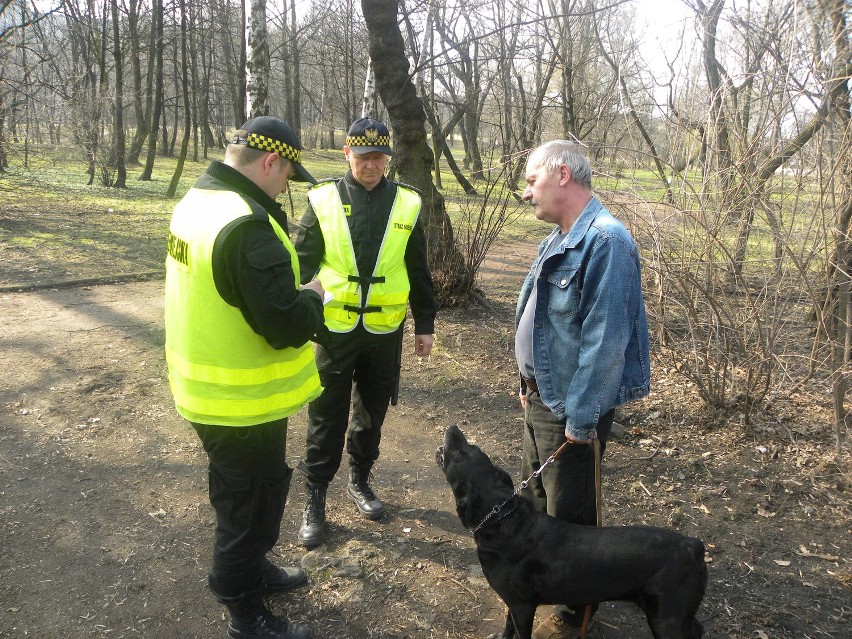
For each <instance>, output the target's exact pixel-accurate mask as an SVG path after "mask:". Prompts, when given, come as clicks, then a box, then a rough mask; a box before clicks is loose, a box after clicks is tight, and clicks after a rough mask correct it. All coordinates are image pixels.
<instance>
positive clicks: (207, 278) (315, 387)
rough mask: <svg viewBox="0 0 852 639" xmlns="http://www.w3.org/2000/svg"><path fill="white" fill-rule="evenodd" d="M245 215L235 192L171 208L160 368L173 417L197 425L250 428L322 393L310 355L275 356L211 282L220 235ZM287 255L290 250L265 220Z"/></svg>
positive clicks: (201, 194) (206, 194) (188, 199)
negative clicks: (164, 373) (162, 364)
mask: <svg viewBox="0 0 852 639" xmlns="http://www.w3.org/2000/svg"><path fill="white" fill-rule="evenodd" d="M248 215H251V209H250V208H249V206H248V204H247V203H246V202H245V201H244V200H243V199H242V198H241V197H240V196H239V195H237V194H236V193H233V192H230V191H211V190H203V189H196V188H192V189H190V191H189V192H188V193H187V194H186V196H185V197H184V198H183V199H182V200H181V201H180V203H179V204H178V205H177V207H175V212H174V215H173V216H172V221H171V226H170V230H169V246H168V249H169V251H168V255H167V257H166V302H165V304H166V362H167V363H168V368H169V385H170V387H171V390H172V395H173V396H174V398H175V405H176V407H177V411H178V413H180V414H181V415H182V416H183V417H185V418H186V419H188V420H190V421H192V422H197V423H201V424H215V425H222V426H253V425H256V424H262V423H265V422H270V421H273V420H276V419H281V418H283V417H287V416H289V415H292V414H293V413H295V412H296V411H298V410H299V409H300V408H301V407H302V406H303V405H304V404H305V403H306V402H309V401H310V400H312V399H314V398H315V397H317V396H319V394H320V392H322V386H321V385H320V381H319V375H318V374H317V368H316V363H315V362H314V353H313V348H312V347H311V345H310V343H306V344H305V345H303V346H300V347H298V348H283V349H274V348H272V347H271V346H270V345H269V344H268V343H267V341H266V340H265V339H264V338H262V337H261V336H260V335H258V334H257V333H255V332H254V331H253V330H252V329H251V327H250V326H249V325H248V324H247V323H246V321H245V319H244V318H243V316H242V313H241V312H240V310H239V309H238V308H236V307H234V306H231V305H229V304H228V303H226V302H225V300H223V299H222V298H221V296H220V295H219V293H218V291H217V290H216V284H215V282H214V280H213V264H212V257H213V246H214V243H215V241H216V238H217V237H218V235H219V233H220V232H221V231H222V229H223V228H224V227H225V226H226V225H227V224H229V223H230V222H232V221H234V220H237V219H238V218H241V217H245V216H248ZM269 221H270V223H271V224H272V227H273V229H274V230H275V233H276V234H277V235H278V237H279V238H280V240H281V242H282V244H283V245H284V247H285V248H286V249H287V251H288V252H289V253H290V260H291V264H292V265H293V270H294V284H295V285H296V286H297V287H298V283H299V266H298V265H299V262H298V258H297V257H296V251H295V249H294V248H293V245H292V243H291V242H290V239H289V238H288V237H287V234H286V233H285V232H284V230H283V229H282V228H281V227H280V226H279V225H278V224H277V223H276V222H275V220H273V219H272V218H271V217H270V218H269Z"/></svg>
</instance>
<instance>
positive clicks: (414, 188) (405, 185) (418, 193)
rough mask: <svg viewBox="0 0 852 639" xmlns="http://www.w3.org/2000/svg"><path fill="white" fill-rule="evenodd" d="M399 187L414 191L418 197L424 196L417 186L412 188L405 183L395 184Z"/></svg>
mask: <svg viewBox="0 0 852 639" xmlns="http://www.w3.org/2000/svg"><path fill="white" fill-rule="evenodd" d="M395 184H396V185H397V186H398V187H402V188H403V189H408V190H409V191H414V192H415V193H417V195H420V196H421V197H422V196H423V192H422V191H421V190H420V189H418V188H417V187H416V186H411V185H410V184H406V183H405V182H395Z"/></svg>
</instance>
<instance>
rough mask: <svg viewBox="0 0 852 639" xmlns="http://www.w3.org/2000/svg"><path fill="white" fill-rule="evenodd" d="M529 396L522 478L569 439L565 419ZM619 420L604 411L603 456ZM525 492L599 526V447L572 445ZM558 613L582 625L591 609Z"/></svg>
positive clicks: (567, 517)
mask: <svg viewBox="0 0 852 639" xmlns="http://www.w3.org/2000/svg"><path fill="white" fill-rule="evenodd" d="M526 399H527V405H526V408H525V409H524V445H523V450H524V455H523V459H522V461H521V478H522V479H526V478H527V477H529V476H530V475H531V474H532V473H533V472H535V471H537V470H538V469H539V468H541V467H542V466H543V465H544V463H545V462H546V461H547V458H548V457H550V456H551V455H552V454H553V453H555V452H556V451H557V450H558V449H559V447H560V446H561V445H562V444H564V443H565V421H564V420H560V419H557V418H556V415H554V414H553V412H552V411H551V410H550V409H549V408H548V407H547V405H546V404H545V403H544V402H542V401H541V397H539V394H538V393H537V392H534V391H528V392H527V396H526ZM614 418H615V409H613V410H610V411H609V412H608V413H606V414H604V415H602V416H601V417H600V419H599V420H598V423H597V425H596V427H595V429H596V430H597V433H598V439H599V440H600V443H601V458H603V453H604V449H605V448H606V440H607V438H608V437H609V433H610V431H611V430H612V422H613V419H614ZM521 495H523V496H524V497H525V498H526V499H527V500H529V501H530V503H532V505H533V507H534V508H535V509H536V510H538V511H540V512H546V513H547V514H548V515H551V516H552V517H556V518H557V519H562V520H564V521H568V522H571V523H574V524H585V525H587V526H595V525H596V524H597V507H596V504H595V453H594V449H593V447H592V446H590V445H588V444H569V445H568V446H567V447H566V448H565V450H564V451H563V452H562V454H561V455H560V456H559V457H558V458H557V459H556V461H554V462H551V463H550V464H548V465H547V467H546V468H545V469H544V472H542V473H541V475H539V476H538V477H537V478H535V477H534V478H533V479H531V480H530V483H529V484H528V485H527V487H526V488H525V489H524V490H523V491H522V492H521ZM594 609H597V606H594ZM553 612H554V614H556V615H558V616H560V617H561V618H562V619H563V620H565V621H567V622H568V623H569V624H571V625H572V626H576V627H579V626H580V624H581V623H582V620H583V614H584V612H585V611H584V610H583V609H579V610H574V609H571V608H567V607H565V606H557V607H556V608H554V610H553Z"/></svg>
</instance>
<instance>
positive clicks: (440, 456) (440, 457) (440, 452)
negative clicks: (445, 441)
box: [435, 446, 444, 468]
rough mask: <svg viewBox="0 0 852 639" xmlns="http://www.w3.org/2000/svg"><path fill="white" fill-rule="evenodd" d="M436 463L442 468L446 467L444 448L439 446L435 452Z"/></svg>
mask: <svg viewBox="0 0 852 639" xmlns="http://www.w3.org/2000/svg"><path fill="white" fill-rule="evenodd" d="M435 463H437V464H438V466H440V467H441V468H443V467H444V447H443V446H438V449H437V450H436V451H435Z"/></svg>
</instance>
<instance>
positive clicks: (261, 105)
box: [246, 0, 269, 118]
mask: <svg viewBox="0 0 852 639" xmlns="http://www.w3.org/2000/svg"><path fill="white" fill-rule="evenodd" d="M248 3H249V10H248V12H247V15H246V113H247V114H248V117H249V118H255V117H257V116H259V115H269V42H268V40H267V34H266V0H248Z"/></svg>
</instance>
